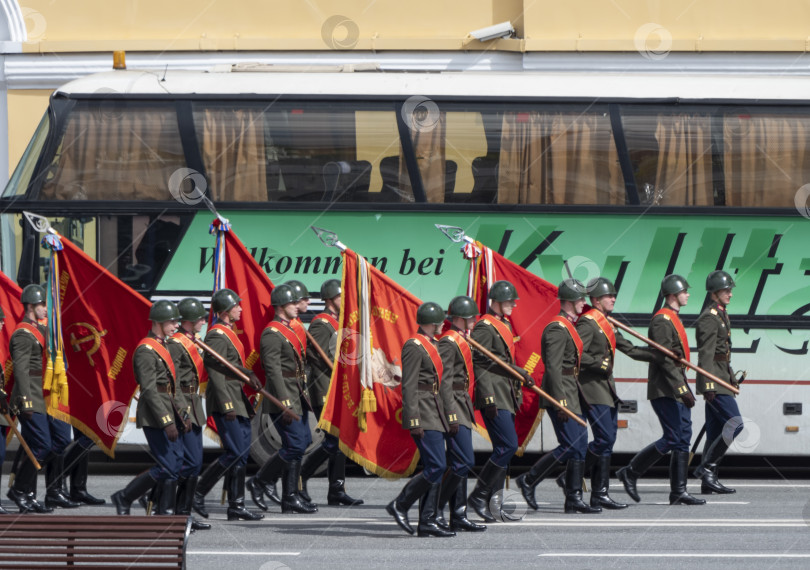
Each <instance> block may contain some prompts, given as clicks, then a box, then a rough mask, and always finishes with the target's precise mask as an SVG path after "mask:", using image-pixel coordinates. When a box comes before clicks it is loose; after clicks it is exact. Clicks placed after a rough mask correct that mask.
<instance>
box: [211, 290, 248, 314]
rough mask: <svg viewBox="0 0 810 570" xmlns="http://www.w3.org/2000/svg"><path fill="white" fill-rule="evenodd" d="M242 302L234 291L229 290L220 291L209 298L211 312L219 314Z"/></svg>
mask: <svg viewBox="0 0 810 570" xmlns="http://www.w3.org/2000/svg"><path fill="white" fill-rule="evenodd" d="M240 301H242V299H240V298H239V295H237V294H236V293H235V292H234V291H231V290H230V289H220V290H218V291H217V292H216V293H214V294H213V295H212V296H211V310H212V311H214V313H216V314H219V313H222V312H223V311H230V310H231V309H233V308H234V307H235V306H236V305H238V304H239V303H240Z"/></svg>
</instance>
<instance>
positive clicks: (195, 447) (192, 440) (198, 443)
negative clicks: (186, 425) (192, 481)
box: [180, 424, 203, 478]
mask: <svg viewBox="0 0 810 570" xmlns="http://www.w3.org/2000/svg"><path fill="white" fill-rule="evenodd" d="M181 438H182V440H183V462H182V465H181V467H180V477H184V478H188V477H196V476H197V475H199V474H200V470H201V469H202V463H203V439H202V428H201V427H200V426H195V425H193V424H192V426H191V431H187V432H185V433H184V434H183V435H182V436H181Z"/></svg>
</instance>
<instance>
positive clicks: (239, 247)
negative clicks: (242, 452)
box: [203, 219, 275, 439]
mask: <svg viewBox="0 0 810 570" xmlns="http://www.w3.org/2000/svg"><path fill="white" fill-rule="evenodd" d="M212 231H216V232H217V251H216V254H215V255H216V256H217V258H218V259H219V256H220V255H224V263H222V264H221V265H218V264H217V270H218V271H222V272H223V274H222V276H223V279H217V278H215V281H217V285H219V286H217V287H215V289H219V288H221V287H226V288H228V289H231V290H233V291H234V292H236V294H237V295H239V298H240V299H242V303H241V305H242V317H241V318H240V319H239V320H238V321H237V322H236V323H235V325H234V328H233V330H234V332H235V333H236V335H237V336H238V337H239V340H241V341H242V344H243V345H244V346H245V362H246V366H247V367H248V368H250V369H251V370H253V372H254V373H255V374H256V376H257V377H258V378H259V381H260V382H261V383H262V385H264V382H265V378H264V368H263V367H262V359H261V350H260V343H261V338H262V332H264V329H265V327H267V325H268V323H270V321H272V320H273V317H274V316H275V311H273V306H272V304H271V302H270V293H271V292H272V291H273V282H272V281H270V278H269V277H268V276H267V273H265V271H264V270H263V269H262V268H261V266H260V265H259V263H258V262H257V261H256V259H255V258H254V257H253V256H252V255H251V254H250V252H249V251H248V249H247V248H246V247H245V244H243V243H242V241H241V240H240V239H239V238H238V237H237V235H236V233H235V232H234V231H233V229H231V227H230V225H229V224H223V223H222V222H221V221H220V220H219V219H217V220H214V223H213V224H212ZM211 316H212V318H213V314H212V315H211ZM203 389H204V388H203ZM245 393H246V394H248V395H252V394H255V392H254V391H253V390H251V389H250V388H247V387H246V388H245ZM207 425H208V427H209V428H210V430H211V431H208V432H207V434H208V435H209V436H210V437H211V438H212V439H216V435H215V434H216V432H217V428H216V424H214V420H213V418H209V419H208V423H207ZM212 432H213V433H212Z"/></svg>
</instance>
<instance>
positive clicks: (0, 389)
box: [0, 307, 9, 515]
mask: <svg viewBox="0 0 810 570" xmlns="http://www.w3.org/2000/svg"><path fill="white" fill-rule="evenodd" d="M5 318H6V314H5V312H4V311H3V308H2V307H0V330H3V324H4V320H5ZM5 388H6V374H5V371H4V370H3V363H2V362H0V466H2V465H3V461H5V459H6V432H7V431H8V421H6V418H5V417H4V416H5V414H8V413H9V409H8V394H6V390H5ZM0 475H2V473H0ZM7 514H8V511H6V510H5V509H4V508H3V505H0V515H7Z"/></svg>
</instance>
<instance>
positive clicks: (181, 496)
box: [174, 477, 211, 531]
mask: <svg viewBox="0 0 810 570" xmlns="http://www.w3.org/2000/svg"><path fill="white" fill-rule="evenodd" d="M198 479H199V477H189V478H188V479H186V478H180V479H179V480H178V481H177V506H176V507H175V509H174V512H175V513H177V514H178V515H186V516H190V517H191V530H192V531H194V530H208V529H209V528H211V525H210V524H208V523H204V522H202V521H200V520H198V519H196V518H194V517H193V516H192V515H191V505H192V503H194V491H196V490H197V481H198Z"/></svg>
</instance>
